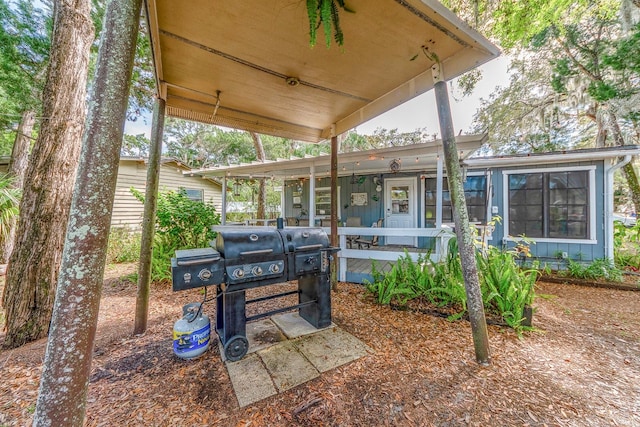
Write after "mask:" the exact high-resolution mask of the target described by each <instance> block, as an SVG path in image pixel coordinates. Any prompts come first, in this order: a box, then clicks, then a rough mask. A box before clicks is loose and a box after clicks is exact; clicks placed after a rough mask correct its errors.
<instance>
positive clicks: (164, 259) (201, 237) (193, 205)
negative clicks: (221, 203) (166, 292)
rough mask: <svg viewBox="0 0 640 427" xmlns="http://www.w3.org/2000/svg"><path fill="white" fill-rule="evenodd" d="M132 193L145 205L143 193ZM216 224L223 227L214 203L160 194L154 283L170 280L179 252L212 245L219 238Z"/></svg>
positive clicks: (171, 193)
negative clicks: (174, 256) (171, 268)
mask: <svg viewBox="0 0 640 427" xmlns="http://www.w3.org/2000/svg"><path fill="white" fill-rule="evenodd" d="M130 191H131V193H132V194H133V195H134V196H135V197H136V199H138V200H139V201H140V202H142V203H144V195H143V194H142V193H141V192H140V191H138V190H136V189H135V188H131V189H130ZM217 224H220V215H219V214H218V213H217V212H216V209H215V207H214V206H213V203H203V202H200V201H195V200H191V199H189V197H187V193H186V191H185V190H180V191H161V192H160V193H159V194H158V207H157V211H156V232H155V236H154V240H153V258H152V260H151V280H152V281H158V280H163V279H169V278H170V277H171V270H170V267H171V257H172V256H173V255H174V253H175V251H176V250H177V249H190V248H202V247H207V246H209V242H210V241H212V240H214V239H215V236H216V234H215V232H214V231H212V230H211V227H212V226H213V225H217Z"/></svg>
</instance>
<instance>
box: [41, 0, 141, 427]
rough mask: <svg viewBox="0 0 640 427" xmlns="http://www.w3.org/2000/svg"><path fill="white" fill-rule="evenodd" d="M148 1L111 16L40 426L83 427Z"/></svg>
mask: <svg viewBox="0 0 640 427" xmlns="http://www.w3.org/2000/svg"><path fill="white" fill-rule="evenodd" d="M141 3H142V0H129V1H126V0H112V1H110V2H109V3H108V5H107V9H106V12H105V18H104V26H103V32H102V37H101V41H100V49H99V52H98V60H97V65H96V73H95V80H94V84H93V89H92V95H91V100H90V103H89V116H88V118H87V126H86V130H85V133H84V138H83V143H82V155H81V161H80V166H79V168H78V179H77V181H76V185H75V188H74V191H73V204H72V207H71V216H70V218H69V227H68V232H67V235H66V239H65V244H64V253H63V256H62V265H61V267H60V277H59V279H58V289H57V293H56V300H55V306H54V310H53V317H52V319H51V333H50V335H49V341H48V343H47V351H46V354H45V359H44V364H43V372H42V378H41V380H40V390H39V393H38V401H37V404H36V411H35V414H34V421H33V425H34V426H82V425H83V421H84V416H85V410H86V397H87V386H88V384H89V374H90V371H91V359H92V355H93V345H94V340H95V333H96V328H97V323H98V308H99V306H100V295H101V292H102V280H103V273H104V264H105V260H106V253H107V241H108V238H109V227H110V223H111V209H110V208H111V206H112V205H113V198H114V194H115V186H116V178H117V175H118V162H119V158H120V147H121V145H122V134H123V129H124V122H125V114H126V109H127V98H128V94H129V83H130V81H131V70H132V66H133V57H134V54H135V47H136V36H137V33H138V25H139V20H140V8H141Z"/></svg>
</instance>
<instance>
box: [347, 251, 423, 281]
mask: <svg viewBox="0 0 640 427" xmlns="http://www.w3.org/2000/svg"><path fill="white" fill-rule="evenodd" d="M405 249H406V250H407V252H412V253H425V252H426V249H420V248H414V247H404V246H393V245H387V246H374V247H372V248H371V249H370V250H376V251H385V252H397V251H404V250H405ZM365 250H366V249H365ZM371 262H372V260H371V259H357V258H347V271H348V272H349V273H357V274H371ZM394 264H395V262H394V261H381V260H377V261H376V268H377V269H378V271H380V272H384V273H386V272H389V271H391V268H393V265H394Z"/></svg>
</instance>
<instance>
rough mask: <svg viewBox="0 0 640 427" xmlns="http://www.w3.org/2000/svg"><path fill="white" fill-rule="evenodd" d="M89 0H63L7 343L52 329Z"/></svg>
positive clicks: (17, 254) (19, 237)
mask: <svg viewBox="0 0 640 427" xmlns="http://www.w3.org/2000/svg"><path fill="white" fill-rule="evenodd" d="M90 10H91V2H90V1H89V0H76V1H74V2H71V1H68V0H67V1H63V0H60V1H57V2H56V3H55V4H54V11H53V15H54V28H53V34H52V40H51V56H50V60H49V68H48V70H47V79H46V84H45V87H44V92H43V97H42V98H43V115H44V116H45V117H47V120H43V121H42V126H41V127H40V133H39V135H38V139H37V141H36V144H35V146H34V148H33V153H32V154H31V160H30V162H29V166H28V168H27V174H26V177H25V185H24V191H23V195H22V201H21V202H20V219H19V224H18V231H17V233H16V240H15V248H14V250H13V252H12V254H11V257H10V260H9V267H8V270H7V277H6V287H5V293H4V298H3V304H4V307H5V309H6V318H7V320H6V328H7V335H6V337H5V341H4V346H5V347H18V346H20V345H22V344H24V343H26V342H29V341H33V340H36V339H38V338H42V337H44V336H46V334H47V331H48V330H49V321H50V320H51V310H52V307H53V299H54V295H55V289H56V281H57V276H58V268H59V266H60V259H61V256H62V247H63V242H64V236H65V232H66V229H67V219H68V217H69V207H70V202H71V194H72V189H73V180H74V177H75V171H76V167H77V165H78V156H79V154H80V145H81V138H82V129H83V125H84V117H85V107H86V87H87V73H88V64H89V48H90V47H91V43H92V42H93V39H94V29H93V22H92V20H91V16H90Z"/></svg>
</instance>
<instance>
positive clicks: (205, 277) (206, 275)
mask: <svg viewBox="0 0 640 427" xmlns="http://www.w3.org/2000/svg"><path fill="white" fill-rule="evenodd" d="M198 277H199V278H200V280H202V281H207V280H209V279H210V278H211V271H209V270H207V269H206V268H203V269H202V270H200V273H198Z"/></svg>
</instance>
